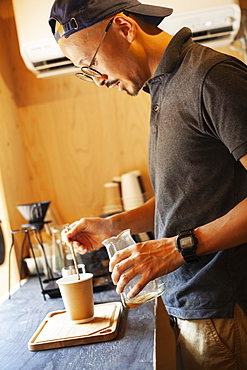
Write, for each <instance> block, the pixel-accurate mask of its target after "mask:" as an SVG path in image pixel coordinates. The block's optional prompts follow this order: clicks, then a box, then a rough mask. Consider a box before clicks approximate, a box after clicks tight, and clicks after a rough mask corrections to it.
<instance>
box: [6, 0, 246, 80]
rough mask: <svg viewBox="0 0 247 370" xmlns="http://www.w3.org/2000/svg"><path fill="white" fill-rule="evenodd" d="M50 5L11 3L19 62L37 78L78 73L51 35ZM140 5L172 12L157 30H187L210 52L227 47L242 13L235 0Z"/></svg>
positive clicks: (48, 0) (154, 0)
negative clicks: (20, 56)
mask: <svg viewBox="0 0 247 370" xmlns="http://www.w3.org/2000/svg"><path fill="white" fill-rule="evenodd" d="M53 1H54V0H42V1H39V2H37V1H34V0H12V2H13V9H14V15H15V21H16V27H17V34H18V39H19V45H20V52H21V55H22V58H23V60H24V62H25V64H26V66H27V68H28V69H29V70H30V71H32V72H33V73H34V74H35V75H36V76H37V77H38V78H41V77H50V76H55V75H61V74H67V73H71V72H73V73H74V72H75V71H77V70H78V68H75V67H74V66H73V64H72V63H71V62H70V60H68V59H67V58H66V57H65V56H64V55H63V53H62V52H61V50H60V48H59V46H58V45H57V43H56V42H55V40H54V38H53V36H52V34H51V31H50V26H49V25H48V18H49V14H50V9H51V6H52V4H53ZM99 1H100V0H99ZM141 2H143V3H149V4H157V5H164V6H168V7H171V8H173V9H174V12H173V14H172V15H171V16H169V17H167V18H165V19H164V21H163V22H162V23H161V25H160V27H161V28H162V29H164V30H165V31H166V32H168V33H170V34H172V35H173V34H175V33H176V32H177V31H178V30H179V29H180V28H182V27H183V26H187V27H189V28H191V30H192V32H193V37H194V39H195V40H196V41H198V42H201V43H204V44H206V45H208V46H211V47H213V48H214V47H221V46H226V45H229V44H230V43H231V42H232V40H233V39H234V37H235V35H236V33H237V31H238V29H239V26H240V19H241V12H240V8H239V5H238V1H237V0H205V1H194V0H141Z"/></svg>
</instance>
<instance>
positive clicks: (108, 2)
mask: <svg viewBox="0 0 247 370" xmlns="http://www.w3.org/2000/svg"><path fill="white" fill-rule="evenodd" d="M123 11H127V12H129V13H132V14H136V15H142V16H145V17H146V18H147V20H148V21H149V22H150V23H153V24H154V25H155V26H158V25H159V24H160V22H161V21H162V20H163V19H164V18H165V17H167V16H169V15H170V14H171V13H172V11H173V10H172V9H170V8H165V7H163V6H156V5H149V4H142V3H140V2H139V1H138V0H125V1H120V0H55V2H54V4H53V6H52V9H51V14H50V19H49V24H50V27H51V29H52V33H53V35H54V37H55V39H56V41H58V40H59V39H60V38H61V37H65V38H67V37H69V36H70V35H72V34H73V33H75V32H77V31H80V30H83V29H85V28H88V27H90V26H93V25H94V24H96V23H98V22H100V21H102V20H104V19H107V18H109V17H111V16H114V15H115V14H117V13H120V12H123ZM56 22H58V23H59V27H56Z"/></svg>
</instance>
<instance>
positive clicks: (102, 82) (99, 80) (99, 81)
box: [93, 75, 107, 87]
mask: <svg viewBox="0 0 247 370" xmlns="http://www.w3.org/2000/svg"><path fill="white" fill-rule="evenodd" d="M93 81H94V83H95V85H97V86H99V87H101V86H104V85H105V84H106V81H107V76H106V75H102V76H100V77H93Z"/></svg>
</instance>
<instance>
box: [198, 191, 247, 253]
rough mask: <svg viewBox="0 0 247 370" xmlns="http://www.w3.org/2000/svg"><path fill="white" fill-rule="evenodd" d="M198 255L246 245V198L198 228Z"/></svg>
mask: <svg viewBox="0 0 247 370" xmlns="http://www.w3.org/2000/svg"><path fill="white" fill-rule="evenodd" d="M195 234H196V236H197V238H198V250H197V253H198V254H199V255H204V254H209V253H214V252H218V251H220V250H224V249H229V248H232V247H236V246H238V245H241V244H244V243H247V198H246V199H244V200H243V201H242V202H240V203H239V204H238V205H237V206H235V207H234V208H233V209H232V210H231V211H229V212H228V213H227V214H226V215H224V216H222V217H220V218H218V219H216V220H214V221H212V222H210V223H208V224H206V225H203V226H200V227H198V228H197V229H196V230H195Z"/></svg>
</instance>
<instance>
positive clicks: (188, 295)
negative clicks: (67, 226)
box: [144, 28, 247, 319]
mask: <svg viewBox="0 0 247 370" xmlns="http://www.w3.org/2000/svg"><path fill="white" fill-rule="evenodd" d="M190 36H191V31H190V30H189V29H188V28H183V29H182V30H181V31H179V32H178V33H177V35H175V36H174V37H173V39H172V40H171V42H170V43H169V45H168V47H167V49H166V51H165V53H164V55H163V58H162V60H161V62H160V65H159V66H158V68H157V71H156V73H155V76H154V78H152V79H151V80H150V81H149V82H148V83H147V85H146V86H145V88H144V90H145V91H148V92H149V93H150V95H151V99H152V110H151V119H150V141H149V166H150V175H151V180H152V184H153V188H154V192H155V195H156V212H155V237H156V238H163V237H171V236H174V235H177V234H178V233H179V231H183V230H188V229H194V228H196V227H198V226H200V225H203V224H206V223H208V222H210V221H212V220H214V219H216V218H218V217H221V216H223V215H224V214H226V213H227V212H228V211H229V210H231V209H232V208H233V207H234V206H235V205H236V204H238V203H239V202H240V201H241V200H243V199H244V198H245V197H246V196H247V171H246V170H245V169H244V167H243V166H242V165H241V163H240V162H239V159H240V158H241V157H242V156H243V155H245V154H246V153H247V83H246V82H247V81H246V79H247V67H246V65H245V64H244V63H242V62H241V61H239V60H237V59H235V58H233V57H231V56H228V55H225V54H221V53H218V52H216V51H214V50H212V49H210V48H207V47H204V46H202V45H199V44H196V43H194V42H193V41H192V40H191V38H190ZM246 212H247V210H246ZM246 227H247V225H246ZM212 237H213V236H212ZM246 265H247V245H242V246H237V247H236V248H232V249H229V250H226V251H222V252H219V253H214V254H210V255H206V256H202V257H201V260H200V262H199V263H197V264H193V265H188V264H184V265H183V266H182V267H180V268H179V269H177V270H176V271H174V272H173V273H170V274H168V275H167V276H166V277H165V279H166V285H167V290H166V292H165V294H164V295H163V300H164V303H165V305H166V308H167V311H168V313H169V314H171V315H174V316H177V317H180V318H183V319H199V318H209V317H211V318H217V317H218V318H219V317H232V315H233V308H234V305H235V303H238V304H239V305H240V306H241V307H242V308H243V309H244V312H245V314H246V315H247V268H246Z"/></svg>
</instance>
